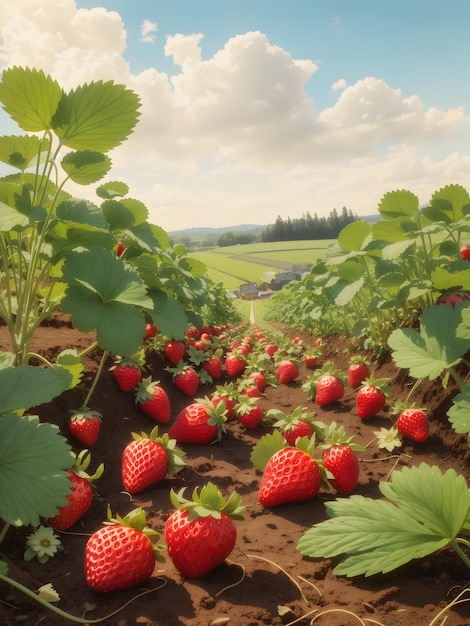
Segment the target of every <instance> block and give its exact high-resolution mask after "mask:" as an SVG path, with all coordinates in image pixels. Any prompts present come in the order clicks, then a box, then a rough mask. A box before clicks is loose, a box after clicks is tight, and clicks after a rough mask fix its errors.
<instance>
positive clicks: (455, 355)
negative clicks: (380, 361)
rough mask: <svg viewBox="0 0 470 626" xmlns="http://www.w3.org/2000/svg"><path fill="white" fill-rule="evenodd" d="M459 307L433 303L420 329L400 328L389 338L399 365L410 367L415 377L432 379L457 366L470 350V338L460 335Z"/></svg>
mask: <svg viewBox="0 0 470 626" xmlns="http://www.w3.org/2000/svg"><path fill="white" fill-rule="evenodd" d="M460 308H461V307H460V306H456V307H451V306H438V305H434V306H432V307H429V308H427V309H425V310H424V311H423V313H422V315H421V319H420V331H419V332H418V331H417V330H416V329H414V328H400V329H398V330H395V331H393V333H392V334H391V335H390V337H389V340H388V345H389V346H390V347H391V348H392V358H393V361H394V362H395V364H396V365H397V367H400V368H402V369H409V371H410V375H411V376H413V378H429V379H430V380H433V379H435V378H437V377H438V376H439V375H440V374H442V373H443V372H444V371H445V370H448V369H450V368H451V367H453V366H455V365H457V363H459V362H460V360H461V358H462V357H463V356H464V355H465V353H466V352H467V350H469V349H470V339H463V338H459V337H457V335H456V329H457V327H458V325H459V323H460V321H461V315H460Z"/></svg>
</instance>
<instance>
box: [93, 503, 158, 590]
mask: <svg viewBox="0 0 470 626" xmlns="http://www.w3.org/2000/svg"><path fill="white" fill-rule="evenodd" d="M108 520H109V523H107V524H106V525H105V526H103V527H102V528H99V529H98V530H97V531H95V532H94V533H93V534H92V535H91V537H90V538H89V539H88V541H87V543H86V546H85V580H86V583H87V585H89V586H90V587H91V588H92V589H94V590H95V591H99V592H101V593H108V592H110V591H118V590H119V589H129V588H132V587H135V586H136V585H138V584H140V583H142V582H144V581H146V580H148V579H149V578H150V576H151V575H152V574H153V570H154V569H155V560H156V559H157V560H159V561H162V560H164V559H163V558H162V557H161V556H159V554H158V552H159V550H162V549H163V547H162V546H157V545H155V544H156V541H157V540H158V539H159V534H158V533H157V532H156V531H154V530H152V529H151V528H147V527H146V520H145V512H144V511H143V510H142V509H135V510H134V511H132V512H131V513H129V514H128V515H127V516H125V517H124V518H122V517H120V516H119V515H117V516H116V519H113V518H112V517H111V514H110V512H109V511H108Z"/></svg>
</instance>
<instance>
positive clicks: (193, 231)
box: [168, 224, 266, 237]
mask: <svg viewBox="0 0 470 626" xmlns="http://www.w3.org/2000/svg"><path fill="white" fill-rule="evenodd" d="M265 228H266V224H264V225H262V224H239V225H238V226H221V227H219V228H212V227H211V226H200V227H195V228H184V229H182V230H172V231H169V232H168V234H169V235H170V237H181V236H183V235H185V236H187V237H201V236H202V237H205V236H207V235H209V236H210V235H212V236H214V237H217V236H218V235H223V234H224V233H229V232H232V233H247V232H249V233H257V232H259V231H261V230H264V229H265Z"/></svg>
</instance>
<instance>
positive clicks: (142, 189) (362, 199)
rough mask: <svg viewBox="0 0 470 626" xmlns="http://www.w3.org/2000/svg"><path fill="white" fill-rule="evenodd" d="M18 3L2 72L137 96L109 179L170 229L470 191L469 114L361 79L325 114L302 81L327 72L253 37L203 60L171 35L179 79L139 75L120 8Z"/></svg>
mask: <svg viewBox="0 0 470 626" xmlns="http://www.w3.org/2000/svg"><path fill="white" fill-rule="evenodd" d="M12 4H13V3H1V4H0V37H1V40H2V41H1V44H0V64H1V66H2V67H6V66H9V65H13V64H17V65H29V66H31V67H32V66H35V67H40V68H42V69H44V70H45V71H46V72H48V73H50V74H52V75H53V76H54V77H55V78H56V79H57V80H58V81H59V82H60V83H61V84H62V86H63V87H64V88H66V89H69V88H72V87H75V86H77V85H78V84H81V83H83V82H85V81H90V80H96V79H105V80H109V79H114V80H116V81H117V82H122V83H125V84H127V85H128V87H129V88H131V89H133V90H135V91H136V92H137V93H138V94H139V96H140V98H141V101H142V109H141V113H142V115H141V118H140V122H139V124H138V126H137V128H136V130H135V132H134V133H133V135H132V136H131V138H130V139H129V140H128V141H127V142H126V143H125V144H124V145H123V146H121V147H119V148H118V149H116V150H115V151H114V152H113V153H112V155H111V157H112V159H113V163H114V168H113V170H112V171H111V178H113V179H114V178H120V179H121V180H124V181H126V182H127V183H128V184H129V185H130V187H131V193H132V195H133V196H134V197H137V198H139V199H141V200H142V201H143V202H145V203H146V204H147V206H148V207H149V210H150V212H151V214H152V216H153V218H154V219H155V220H156V221H157V223H159V224H161V225H162V226H163V227H164V228H166V229H168V230H172V229H175V228H177V227H178V226H179V225H180V224H181V225H183V224H188V225H196V224H203V225H205V224H214V225H230V224H233V223H242V222H258V223H267V222H269V221H274V220H275V218H276V216H277V215H278V214H280V215H283V216H284V217H287V216H291V217H294V216H296V215H301V214H302V212H305V211H310V212H311V213H314V212H318V214H319V215H321V214H323V215H326V214H328V213H329V212H330V211H331V210H332V209H333V208H337V209H340V208H342V207H343V206H346V207H347V208H348V209H351V210H352V211H354V212H357V213H358V214H359V215H364V214H367V213H372V212H373V211H374V210H375V207H376V206H377V203H378V201H379V199H380V197H381V196H382V195H383V194H384V193H385V192H386V191H389V190H391V189H392V188H397V187H407V188H410V189H411V190H412V191H414V192H415V193H417V194H418V195H420V196H421V200H422V201H425V200H427V199H428V197H429V195H430V194H431V193H432V192H433V191H434V190H435V189H437V188H438V187H439V186H441V185H443V184H447V183H449V182H459V183H461V184H466V181H467V178H468V171H469V160H470V157H469V156H468V155H460V154H458V153H457V152H456V150H455V148H453V149H452V141H453V139H454V138H455V137H456V136H458V135H459V133H461V132H462V131H463V130H465V129H468V122H469V119H468V116H466V115H465V112H464V109H463V108H462V107H457V108H455V109H451V110H449V111H441V110H438V109H437V108H426V107H425V106H424V104H423V102H422V101H421V99H420V98H419V97H418V96H417V95H412V96H407V97H405V96H404V95H403V93H402V92H401V90H400V89H399V88H396V87H391V86H389V85H388V84H387V83H386V82H385V81H384V80H381V79H380V78H375V77H365V78H362V79H361V80H358V81H357V82H356V83H355V84H352V85H348V84H347V82H346V80H345V79H340V80H338V81H336V82H335V83H333V84H332V85H331V89H332V90H333V91H337V92H338V97H337V100H336V102H335V103H334V104H333V105H332V106H331V107H329V108H327V109H324V110H322V111H316V110H315V106H314V105H315V97H313V100H312V98H311V97H310V96H309V95H308V93H307V91H306V85H307V83H308V82H309V81H310V80H311V78H312V76H313V75H314V74H315V73H316V72H317V71H318V66H317V65H316V64H315V63H314V62H313V61H311V60H308V59H295V58H293V57H292V55H291V54H290V53H289V52H288V51H287V50H285V49H283V48H281V47H279V46H275V45H272V44H271V43H270V41H269V40H268V38H267V37H266V35H264V34H263V33H261V32H258V31H257V32H248V33H244V34H240V35H236V36H234V37H232V38H230V39H229V40H228V41H227V42H226V43H225V45H224V46H223V47H222V48H221V49H220V50H218V51H217V52H216V53H215V54H214V55H213V56H212V57H210V58H208V59H204V58H203V55H202V50H201V45H202V42H203V39H204V35H203V34H201V33H195V34H192V35H182V34H179V33H175V34H172V35H170V36H168V37H167V39H166V44H165V46H164V52H165V54H166V55H167V56H168V57H170V58H172V60H173V62H174V64H175V69H176V71H175V73H174V75H173V76H169V75H167V74H166V73H164V72H161V71H159V70H158V69H157V68H150V69H147V70H145V71H143V72H140V73H138V74H132V73H131V71H130V68H129V65H128V63H127V62H126V60H125V59H124V57H123V54H124V51H125V47H126V31H125V29H124V24H123V22H122V19H121V17H120V16H119V14H118V13H116V12H113V11H106V10H105V9H103V8H95V9H91V10H85V9H81V10H77V8H76V5H75V2H74V0H48V2H47V3H42V6H41V7H38V5H37V1H36V0H16V2H15V4H14V7H13V6H11V5H12ZM157 29H158V26H157V24H155V23H151V22H149V21H146V22H144V23H143V24H142V30H141V34H142V37H144V38H145V37H150V38H152V41H153V37H154V34H155V33H156V32H157ZM446 146H450V147H451V149H450V150H449V149H447V148H446ZM430 150H432V151H433V156H432V157H431V156H430V154H431V152H430ZM446 150H447V151H446ZM79 192H80V193H81V194H82V195H83V193H87V191H86V189H85V190H84V189H83V188H80V189H79Z"/></svg>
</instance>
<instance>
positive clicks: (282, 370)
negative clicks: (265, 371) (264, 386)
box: [275, 359, 300, 385]
mask: <svg viewBox="0 0 470 626" xmlns="http://www.w3.org/2000/svg"><path fill="white" fill-rule="evenodd" d="M275 374H276V378H277V379H278V381H279V382H280V383H281V384H283V385H287V384H288V383H290V382H292V381H293V380H295V379H296V378H297V377H298V376H299V374H300V372H299V368H298V365H297V363H295V361H292V360H291V359H283V360H282V361H280V363H279V365H278V366H277V368H276V371H275Z"/></svg>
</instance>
